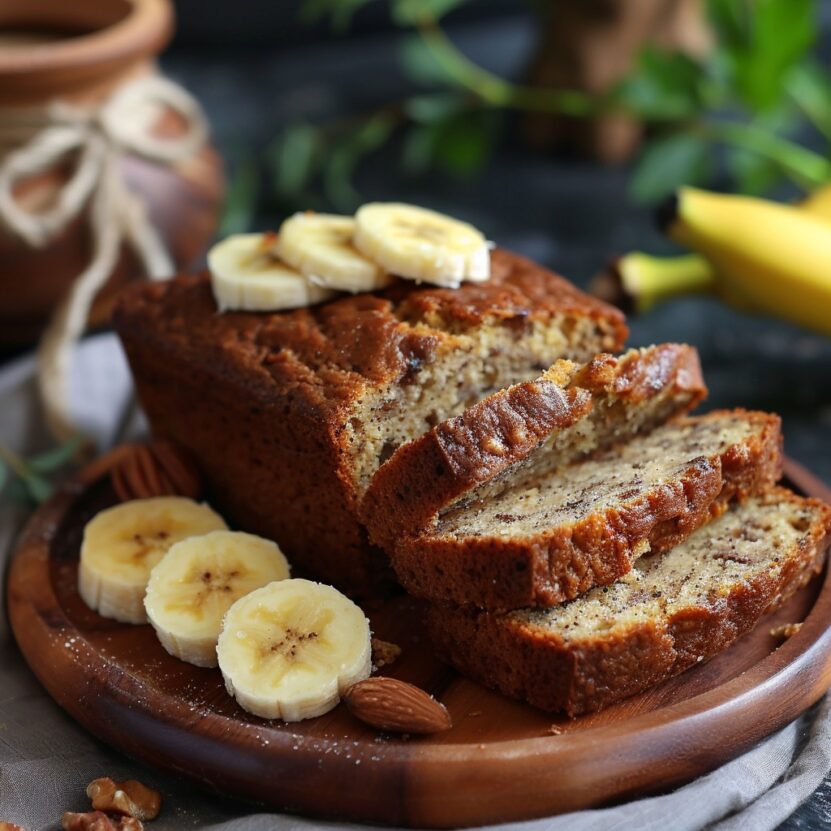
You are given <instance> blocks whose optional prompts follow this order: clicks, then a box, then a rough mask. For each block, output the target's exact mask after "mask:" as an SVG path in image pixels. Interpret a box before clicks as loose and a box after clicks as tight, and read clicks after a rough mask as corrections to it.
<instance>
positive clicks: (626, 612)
mask: <svg viewBox="0 0 831 831" xmlns="http://www.w3.org/2000/svg"><path fill="white" fill-rule="evenodd" d="M829 533H831V508H829V507H828V506H827V505H824V504H823V503H821V502H819V501H817V500H815V499H803V498H801V497H798V496H796V495H795V494H793V493H791V492H790V491H787V490H785V489H783V488H773V489H771V490H769V491H767V492H765V493H763V494H761V495H758V496H754V497H751V498H750V499H748V500H747V501H746V502H744V503H743V504H740V505H733V506H732V507H731V509H730V510H729V511H727V512H726V513H724V514H723V515H722V516H721V517H719V518H718V519H715V520H714V521H713V522H711V523H709V524H707V525H705V526H704V527H703V528H700V529H699V530H698V531H696V532H695V534H693V535H692V536H691V537H690V538H689V539H687V540H686V542H684V543H682V544H681V545H679V546H678V547H676V548H674V549H672V550H671V551H668V552H667V553H665V554H663V555H656V556H649V557H643V558H641V559H640V560H638V562H637V563H636V564H635V568H634V569H633V570H632V571H631V572H630V573H629V574H627V575H626V576H625V577H623V578H622V579H621V580H619V581H618V582H617V583H614V584H613V585H611V586H604V587H602V588H595V589H592V590H591V591H590V592H589V593H588V594H585V595H583V596H582V597H579V598H577V599H576V600H572V601H571V602H569V603H566V604H563V605H561V606H557V607H555V608H552V609H528V610H522V611H518V612H513V613H510V614H503V615H498V614H493V613H487V612H475V611H470V610H464V609H459V608H450V607H448V608H440V607H432V608H430V609H429V610H428V611H427V622H428V629H429V631H430V634H431V636H432V638H433V640H434V642H435V644H436V646H437V647H438V649H439V652H440V654H442V655H443V656H444V657H445V658H446V659H447V660H448V661H449V662H450V663H452V664H453V665H454V666H456V667H457V668H458V669H459V670H460V671H461V672H462V673H464V674H465V675H469V676H471V677H473V678H475V679H477V680H479V681H481V682H482V683H484V684H486V685H488V686H490V687H495V688H497V689H499V690H500V691H502V692H503V693H505V694H506V695H509V696H512V697H514V698H519V699H522V700H524V701H527V702H529V703H530V704H533V705H535V706H537V707H540V708H542V709H544V710H551V711H559V710H565V711H566V712H567V713H569V714H570V715H577V714H579V713H584V712H588V711H592V710H598V709H601V708H602V707H606V706H608V705H609V704H611V703H613V702H615V701H618V700H620V699H622V698H626V697H627V696H630V695H633V694H635V693H638V692H641V691H642V690H645V689H647V688H648V687H650V686H653V685H654V684H657V683H658V682H659V681H662V680H664V679H666V678H669V677H671V676H673V675H676V674H678V673H679V672H682V671H683V670H685V669H687V668H688V667H690V666H693V665H694V664H696V663H699V662H700V661H704V660H707V659H708V658H711V657H712V656H713V655H715V654H716V653H717V652H719V651H721V650H722V649H724V648H725V647H727V646H728V645H729V644H730V643H732V642H733V641H734V640H735V639H736V638H738V637H739V636H740V635H742V634H744V633H745V632H747V631H748V630H750V629H751V628H752V627H753V626H754V625H755V624H756V622H757V621H758V620H759V618H760V617H761V616H762V615H764V614H766V613H767V612H770V611H772V610H773V609H775V608H776V607H777V606H779V605H780V604H781V603H782V602H783V601H784V600H785V599H787V598H788V597H790V596H791V595H792V594H793V593H794V592H795V591H796V590H797V589H799V588H800V587H801V586H803V585H804V584H805V583H806V582H807V581H808V580H809V579H810V578H811V576H812V575H813V574H816V573H817V572H819V571H820V569H821V566H822V563H823V560H824V555H825V549H826V547H827V545H828V541H829V538H828V535H829Z"/></svg>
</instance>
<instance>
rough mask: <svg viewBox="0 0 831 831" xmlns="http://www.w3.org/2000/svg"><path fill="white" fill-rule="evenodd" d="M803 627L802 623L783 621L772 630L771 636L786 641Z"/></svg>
mask: <svg viewBox="0 0 831 831" xmlns="http://www.w3.org/2000/svg"><path fill="white" fill-rule="evenodd" d="M801 628H802V624H801V623H783V624H781V625H779V626H774V627H773V628H772V629H771V630H770V636H771V637H772V638H776V639H777V640H780V641H784V640H787V639H788V638H790V637H792V636H793V635H795V634H796V633H797V632H798V631H799V630H800V629H801Z"/></svg>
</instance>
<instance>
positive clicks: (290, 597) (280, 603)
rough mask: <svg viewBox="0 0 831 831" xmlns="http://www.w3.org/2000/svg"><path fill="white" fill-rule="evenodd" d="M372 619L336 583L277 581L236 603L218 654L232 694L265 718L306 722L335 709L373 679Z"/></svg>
mask: <svg viewBox="0 0 831 831" xmlns="http://www.w3.org/2000/svg"><path fill="white" fill-rule="evenodd" d="M371 651H372V650H371V648H370V632H369V621H368V620H367V619H366V617H365V616H364V613H363V612H362V611H361V610H360V609H359V608H358V607H357V606H356V605H355V604H354V603H353V602H352V601H351V600H350V599H349V598H348V597H345V596H344V595H342V594H341V593H340V592H339V591H338V590H337V589H334V588H332V586H325V585H323V584H321V583H313V582H311V581H309V580H281V581H279V582H277V583H270V584H269V585H267V586H264V587H263V588H261V589H256V590H255V591H253V592H251V594H249V595H247V596H246V597H243V598H242V599H241V600H238V601H237V602H236V603H234V605H233V606H231V608H230V609H229V610H228V614H227V615H226V616H225V623H224V624H223V627H222V634H221V635H220V636H219V644H218V646H217V656H218V658H219V668H220V670H221V671H222V675H223V677H224V678H225V686H226V687H227V689H228V692H229V693H230V694H231V695H232V696H234V698H236V700H237V702H238V703H239V705H240V706H241V707H242V708H243V709H245V710H248V712H250V713H254V715H257V716H261V717H262V718H281V719H283V720H284V721H300V720H301V719H305V718H313V717H315V716H320V715H322V714H323V713H326V712H328V711H329V710H331V709H332V708H333V707H334V706H335V705H336V704H337V703H338V701H339V700H340V694H341V692H343V691H345V690H346V689H347V688H348V687H350V686H352V684H354V683H356V682H358V681H362V680H363V679H364V678H368V677H369V673H370V670H371Z"/></svg>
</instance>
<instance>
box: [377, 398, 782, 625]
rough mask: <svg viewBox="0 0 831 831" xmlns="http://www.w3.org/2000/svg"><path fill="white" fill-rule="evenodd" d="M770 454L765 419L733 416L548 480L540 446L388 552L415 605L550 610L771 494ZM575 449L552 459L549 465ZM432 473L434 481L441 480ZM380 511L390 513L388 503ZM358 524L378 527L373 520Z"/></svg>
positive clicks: (774, 466) (721, 414)
mask: <svg viewBox="0 0 831 831" xmlns="http://www.w3.org/2000/svg"><path fill="white" fill-rule="evenodd" d="M589 420H590V416H589V418H588V419H584V421H589ZM578 426H579V422H578ZM573 429H574V428H572V430H573ZM481 431H482V433H481V436H482V437H483V440H487V439H488V437H490V436H491V435H492V427H491V425H490V424H489V423H488V422H487V421H486V420H485V421H482V423H481ZM566 432H568V431H566ZM781 445H782V438H781V433H780V421H779V418H778V417H777V416H774V415H768V414H765V413H754V412H747V411H745V410H728V411H716V412H713V413H709V414H707V415H705V416H697V417H683V418H680V419H676V420H674V421H672V422H670V423H668V424H665V425H662V426H659V427H657V428H655V429H654V430H652V431H651V432H649V433H647V434H645V435H638V436H636V437H634V438H633V439H631V440H630V441H628V442H627V443H625V444H621V445H616V446H614V447H612V448H609V449H607V450H604V451H601V452H600V453H598V454H595V455H594V456H592V457H591V458H589V459H584V460H580V461H575V462H572V463H571V464H565V465H562V466H557V467H555V468H554V469H552V466H551V465H550V464H549V463H548V456H549V453H550V450H549V448H548V444H547V443H546V444H543V445H541V446H540V449H539V450H538V451H537V453H536V455H537V456H540V457H542V460H541V461H539V462H537V461H534V462H533V463H527V462H526V464H524V465H523V464H518V465H515V466H514V467H513V468H509V469H508V470H507V471H505V472H503V473H502V476H501V478H500V479H499V481H498V482H497V481H496V480H490V481H488V480H485V481H484V484H482V485H475V486H474V487H473V489H472V490H470V491H469V492H467V493H465V494H464V496H463V497H462V498H461V499H457V500H455V501H451V502H450V503H449V504H446V505H445V506H444V507H443V508H441V509H439V510H438V511H434V513H433V515H432V518H431V521H430V523H429V525H428V526H427V527H426V528H424V530H422V531H420V532H417V533H413V534H409V535H407V534H403V535H401V536H399V537H398V538H397V539H396V541H395V542H394V543H393V544H392V545H391V546H389V547H388V552H389V554H390V558H391V561H392V564H393V567H394V569H395V572H396V574H397V576H398V578H399V580H400V581H401V583H402V585H403V586H404V587H405V588H406V589H407V590H408V591H409V592H410V593H411V594H414V595H416V596H418V597H425V598H428V599H430V600H433V601H438V602H450V603H456V604H459V605H472V606H476V607H479V608H483V609H495V610H510V609H519V608H523V607H525V606H537V605H539V606H551V605H554V604H556V603H561V602H562V601H564V600H569V599H571V598H573V597H576V596H577V595H578V594H581V593H583V592H585V591H587V590H588V589H590V588H591V587H592V586H595V585H605V584H607V583H611V582H613V581H614V580H617V579H618V578H619V577H621V576H622V575H623V574H626V573H627V572H628V571H629V570H630V569H631V567H632V563H633V562H634V560H635V559H636V558H637V557H639V556H641V555H643V554H645V553H647V552H649V551H652V552H658V551H665V550H666V549H668V548H670V547H672V546H673V545H676V544H677V543H679V542H681V541H682V540H684V539H685V538H686V537H687V536H689V534H691V533H692V532H693V531H694V530H695V529H696V528H698V527H699V526H700V525H702V524H703V523H704V522H706V521H707V520H708V519H710V518H711V517H712V516H717V515H718V514H719V513H721V512H722V511H723V510H724V508H725V507H726V506H727V503H728V502H729V501H730V500H731V499H733V498H739V499H741V498H744V497H745V496H747V495H748V494H750V493H753V492H756V491H759V490H761V489H763V488H765V487H767V486H769V485H771V484H773V483H774V482H775V481H776V480H777V479H778V478H779V476H780V474H781V464H782V455H781ZM577 446H578V445H577V444H576V443H575V442H572V443H571V444H569V445H568V446H567V448H566V451H561V452H562V456H561V455H560V453H557V452H556V451H555V461H560V459H561V458H565V459H566V460H567V457H568V453H569V452H572V451H573V450H574V448H575V447H577ZM391 462H392V460H390V463H391ZM388 464H389V463H388ZM380 474H381V471H379V475H380ZM433 474H434V476H435V479H436V480H437V481H440V480H441V479H442V477H443V476H444V475H445V471H444V470H443V469H441V468H439V467H438V466H437V467H436V468H435V469H434V470H433ZM407 481H408V480H407V477H406V476H404V475H402V476H401V477H400V478H399V479H398V483H399V489H398V490H397V491H396V492H395V493H396V495H398V496H400V499H401V501H404V502H405V501H406V500H407V490H406V483H407ZM436 487H437V490H438V489H439V488H440V486H439V485H437V486H436ZM382 504H383V505H384V506H385V508H386V510H387V512H391V511H392V505H393V504H394V502H393V500H391V499H389V500H387V501H386V502H384V503H382ZM433 507H434V506H433ZM368 519H369V520H370V527H371V528H372V529H376V528H380V527H381V519H380V517H376V518H374V519H372V518H369V517H368Z"/></svg>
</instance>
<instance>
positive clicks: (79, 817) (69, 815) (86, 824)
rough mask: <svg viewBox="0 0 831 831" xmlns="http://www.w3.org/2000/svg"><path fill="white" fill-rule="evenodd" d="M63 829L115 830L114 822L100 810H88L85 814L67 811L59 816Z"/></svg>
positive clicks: (81, 830)
mask: <svg viewBox="0 0 831 831" xmlns="http://www.w3.org/2000/svg"><path fill="white" fill-rule="evenodd" d="M61 828H63V831H116V825H115V823H114V822H113V821H112V820H111V819H110V818H109V817H108V816H107V815H106V814H102V813H101V811H88V812H87V813H85V814H76V813H75V812H74V811H67V812H66V813H65V814H64V815H63V816H62V817H61Z"/></svg>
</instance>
